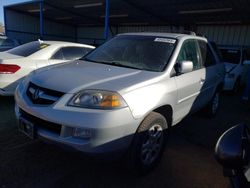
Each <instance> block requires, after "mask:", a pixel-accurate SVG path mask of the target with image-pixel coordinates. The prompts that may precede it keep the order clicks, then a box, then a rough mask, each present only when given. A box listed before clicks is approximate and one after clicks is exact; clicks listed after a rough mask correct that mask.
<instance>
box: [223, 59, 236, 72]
mask: <svg viewBox="0 0 250 188" xmlns="http://www.w3.org/2000/svg"><path fill="white" fill-rule="evenodd" d="M224 65H225V69H226V72H227V73H228V72H231V70H233V69H234V68H235V67H236V66H237V65H238V64H233V63H228V62H224Z"/></svg>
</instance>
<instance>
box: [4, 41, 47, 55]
mask: <svg viewBox="0 0 250 188" xmlns="http://www.w3.org/2000/svg"><path fill="white" fill-rule="evenodd" d="M48 46H49V44H45V43H41V42H39V41H35V42H30V43H27V44H23V45H21V46H18V47H16V48H13V49H11V50H8V53H10V54H13V55H18V56H23V57H28V56H30V55H32V54H34V53H35V52H37V51H39V50H41V49H44V48H46V47H48Z"/></svg>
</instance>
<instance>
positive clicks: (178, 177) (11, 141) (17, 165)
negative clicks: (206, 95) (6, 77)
mask: <svg viewBox="0 0 250 188" xmlns="http://www.w3.org/2000/svg"><path fill="white" fill-rule="evenodd" d="M239 98H240V97H239V96H233V95H230V94H223V95H222V102H221V108H220V111H219V113H218V115H217V117H215V118H213V119H206V118H204V117H200V116H198V115H193V116H190V117H188V118H186V119H185V120H184V121H182V122H181V123H180V124H179V125H177V126H176V127H175V128H173V129H172V131H171V132H170V133H171V134H170V138H169V141H168V143H167V147H166V150H165V152H164V156H163V160H162V161H161V164H160V165H159V167H158V168H156V169H155V170H154V172H152V173H151V174H149V175H147V176H146V177H134V176H133V175H132V174H131V173H129V172H128V171H127V170H126V169H124V168H122V167H121V164H119V163H118V164H116V163H115V164H114V163H112V164H111V163H101V162H96V161H95V160H92V159H89V158H86V157H85V156H83V155H81V154H79V153H74V152H69V151H65V150H62V149H60V148H57V147H55V146H51V145H47V144H44V143H43V142H41V141H39V140H37V141H31V140H29V139H28V138H26V137H25V136H23V135H22V134H21V133H19V132H18V130H17V124H16V122H15V118H14V110H13V107H14V101H13V99H12V98H0V114H1V115H0V117H1V118H0V188H8V187H43V188H44V187H83V188H86V187H114V188H117V187H144V188H147V187H151V188H152V187H164V188H166V187H170V188H182V187H183V188H189V187H190V188H226V187H228V185H229V184H228V180H227V179H225V178H224V177H223V174H222V168H221V167H220V166H219V165H218V164H217V162H216V161H215V159H214V154H213V152H214V145H215V143H216V140H217V138H218V137H219V135H220V134H221V133H222V132H223V131H224V130H226V129H227V128H229V127H231V126H233V125H235V124H237V123H239V122H242V121H247V122H250V121H249V120H250V117H249V111H250V108H249V107H248V106H247V105H244V104H241V103H240V99H239Z"/></svg>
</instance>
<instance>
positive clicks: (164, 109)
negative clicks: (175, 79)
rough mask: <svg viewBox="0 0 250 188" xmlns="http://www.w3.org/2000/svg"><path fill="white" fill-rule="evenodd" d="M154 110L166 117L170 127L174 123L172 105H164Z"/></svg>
mask: <svg viewBox="0 0 250 188" xmlns="http://www.w3.org/2000/svg"><path fill="white" fill-rule="evenodd" d="M153 112H157V113H159V114H161V115H162V116H164V117H165V119H166V121H167V123H168V128H170V127H171V126H172V123H173V108H172V106H171V105H164V106H160V107H158V108H156V109H154V110H153Z"/></svg>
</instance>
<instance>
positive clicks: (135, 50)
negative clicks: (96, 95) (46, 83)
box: [85, 35, 176, 72]
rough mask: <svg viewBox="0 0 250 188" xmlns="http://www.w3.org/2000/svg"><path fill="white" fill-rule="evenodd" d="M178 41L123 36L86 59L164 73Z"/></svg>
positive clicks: (151, 37) (99, 48)
mask: <svg viewBox="0 0 250 188" xmlns="http://www.w3.org/2000/svg"><path fill="white" fill-rule="evenodd" d="M175 45H176V40H175V39H170V38H164V37H153V36H133V35H121V36H117V37H115V38H113V39H111V40H110V41H108V42H106V43H104V44H103V45H102V46H100V47H98V48H97V49H96V50H94V51H93V52H92V53H90V54H89V55H87V57H86V58H85V59H86V60H88V61H93V62H96V63H104V64H111V65H113V66H120V67H127V68H133V69H140V70H148V71H157V72H160V71H163V70H164V68H165V67H166V65H167V64H168V61H169V59H170V57H171V55H172V52H173V50H174V48H175Z"/></svg>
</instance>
